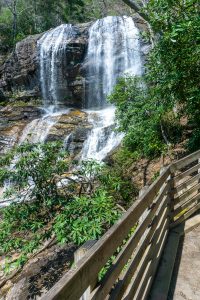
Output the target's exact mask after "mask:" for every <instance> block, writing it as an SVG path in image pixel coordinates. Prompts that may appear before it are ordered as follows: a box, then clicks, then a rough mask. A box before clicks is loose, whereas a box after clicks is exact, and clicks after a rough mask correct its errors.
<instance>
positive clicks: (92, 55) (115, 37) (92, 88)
mask: <svg viewBox="0 0 200 300" xmlns="http://www.w3.org/2000/svg"><path fill="white" fill-rule="evenodd" d="M86 73H87V82H88V83H87V91H86V99H87V103H86V106H87V108H97V107H103V106H105V105H106V98H107V96H108V95H109V94H110V93H111V92H112V90H113V87H114V85H115V84H116V81H117V78H119V77H120V76H123V75H124V74H125V73H128V74H130V75H141V73H142V68H141V58H140V41H139V31H138V29H137V27H136V26H135V24H134V21H133V19H132V18H131V17H125V16H124V17H110V16H109V17H106V18H103V19H101V20H97V21H96V22H95V23H94V24H93V25H92V27H91V28H90V33H89V45H88V52H87V57H86Z"/></svg>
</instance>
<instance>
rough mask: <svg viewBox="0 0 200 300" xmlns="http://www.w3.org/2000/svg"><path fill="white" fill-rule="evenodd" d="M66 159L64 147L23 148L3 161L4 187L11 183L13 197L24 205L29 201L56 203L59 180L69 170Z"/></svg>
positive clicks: (0, 172) (0, 180)
mask: <svg viewBox="0 0 200 300" xmlns="http://www.w3.org/2000/svg"><path fill="white" fill-rule="evenodd" d="M66 157H67V153H65V152H64V151H63V149H62V143H57V142H56V143H47V144H24V145H21V146H19V147H17V148H16V149H14V150H12V151H11V152H10V153H8V154H7V155H5V156H4V157H2V158H1V159H0V166H1V167H2V168H1V169H0V184H4V182H5V181H11V182H12V193H13V192H15V197H16V198H18V197H19V198H20V199H21V201H22V200H27V197H28V198H29V199H35V200H36V201H47V200H48V199H51V201H54V200H55V199H56V198H57V197H58V191H57V186H56V176H59V175H61V174H62V173H63V172H64V171H65V170H66V168H67V165H66V162H65V158H66ZM11 163H12V164H14V167H12V166H11ZM24 190H26V192H24V193H23V196H22V191H24ZM21 197H22V198H21Z"/></svg>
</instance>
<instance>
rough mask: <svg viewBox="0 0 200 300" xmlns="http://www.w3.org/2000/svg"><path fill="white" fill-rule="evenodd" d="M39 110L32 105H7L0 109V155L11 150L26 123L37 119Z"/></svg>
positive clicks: (40, 112) (39, 114)
mask: <svg viewBox="0 0 200 300" xmlns="http://www.w3.org/2000/svg"><path fill="white" fill-rule="evenodd" d="M41 114H42V111H41V109H40V108H38V107H36V106H33V105H28V106H25V105H22V106H13V105H8V106H6V107H3V108H1V109H0V153H2V152H4V151H7V150H9V149H10V148H12V147H13V146H14V145H15V144H16V143H17V141H18V139H19V137H20V135H21V133H22V130H23V129H24V127H25V126H26V124H27V123H28V122H30V121H31V120H34V119H36V118H39V117H40V116H41Z"/></svg>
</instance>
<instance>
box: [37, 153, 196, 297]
mask: <svg viewBox="0 0 200 300" xmlns="http://www.w3.org/2000/svg"><path fill="white" fill-rule="evenodd" d="M199 159H200V151H197V152H195V153H193V154H191V155H189V156H187V157H185V158H183V159H181V160H179V161H177V162H175V163H173V164H171V165H170V166H168V167H167V168H165V170H164V171H163V173H162V174H161V175H160V177H159V178H158V179H157V180H156V181H155V182H154V183H153V184H152V185H151V186H150V187H149V189H148V190H147V191H146V192H145V193H144V194H143V195H142V196H141V197H139V198H138V200H137V201H136V202H135V203H134V204H133V205H132V207H130V209H129V210H128V211H127V212H126V213H125V214H124V215H123V217H122V218H121V219H120V220H119V221H118V222H117V223H116V224H115V225H114V226H113V227H112V228H110V230H108V231H107V232H106V234H105V235H104V236H103V237H102V238H101V239H100V240H99V241H97V242H96V243H95V244H94V246H93V247H92V248H90V250H89V251H88V252H87V253H86V254H85V256H84V257H83V258H82V259H81V260H80V261H79V262H78V263H77V264H76V266H75V267H74V268H72V269H71V270H70V271H69V272H68V273H66V274H65V275H64V276H63V277H62V278H61V280H60V281H59V282H58V283H57V284H56V285H55V286H54V287H53V288H52V289H51V290H50V291H49V292H48V293H47V294H46V295H45V296H43V298H42V299H43V300H44V299H48V300H51V299H57V300H62V299H66V300H77V299H80V298H81V297H82V295H83V294H84V292H85V291H86V290H88V287H90V297H89V298H90V299H93V300H94V299H95V300H97V299H99V300H104V299H113V300H118V299H126V300H129V299H138V300H141V299H147V297H148V294H149V291H150V288H151V284H152V282H153V279H154V275H155V273H156V270H157V267H158V263H159V259H160V257H161V254H162V251H163V248H164V246H165V241H166V239H167V236H168V232H169V230H170V227H173V226H176V225H178V224H179V223H180V222H183V221H184V220H186V219H187V218H188V217H189V216H191V215H192V214H193V213H194V212H195V211H197V210H198V209H199V208H200V203H199V202H198V200H199V199H200V192H199V190H200V182H199V180H200V163H199ZM133 228H136V229H135V230H134V233H133ZM111 256H112V257H113V256H115V259H114V261H112V262H111V264H110V267H109V268H108V270H107V271H106V274H105V275H104V277H103V279H102V280H100V281H99V280H98V275H99V272H100V271H101V270H102V268H104V267H105V265H106V264H107V263H108V261H109V260H110V258H111ZM87 299H88V298H87Z"/></svg>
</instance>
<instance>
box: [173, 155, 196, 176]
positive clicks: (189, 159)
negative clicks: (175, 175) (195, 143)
mask: <svg viewBox="0 0 200 300" xmlns="http://www.w3.org/2000/svg"><path fill="white" fill-rule="evenodd" d="M198 158H200V150H198V151H196V152H194V153H192V154H190V155H188V156H186V157H183V158H182V159H180V160H178V161H176V162H174V163H172V164H171V168H170V169H171V172H175V171H177V170H180V169H182V168H184V167H185V166H187V165H189V164H191V163H192V162H194V161H195V160H197V159H198Z"/></svg>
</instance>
